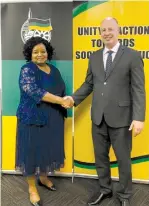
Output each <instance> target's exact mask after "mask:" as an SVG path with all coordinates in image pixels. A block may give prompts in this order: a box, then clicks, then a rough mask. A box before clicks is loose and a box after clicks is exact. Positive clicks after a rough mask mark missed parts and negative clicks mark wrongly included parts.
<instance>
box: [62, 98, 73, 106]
mask: <svg viewBox="0 0 149 206" xmlns="http://www.w3.org/2000/svg"><path fill="white" fill-rule="evenodd" d="M63 100H64V102H63V104H62V106H63V107H64V108H66V109H68V108H71V107H73V106H74V100H73V98H72V97H71V96H65V97H63Z"/></svg>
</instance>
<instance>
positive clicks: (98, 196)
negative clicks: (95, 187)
mask: <svg viewBox="0 0 149 206" xmlns="http://www.w3.org/2000/svg"><path fill="white" fill-rule="evenodd" d="M112 196H113V194H112V192H111V193H108V194H103V193H101V192H98V193H96V194H95V195H93V196H92V197H91V199H90V200H89V201H88V205H97V204H99V203H101V202H102V201H103V200H104V199H106V198H111V197H112Z"/></svg>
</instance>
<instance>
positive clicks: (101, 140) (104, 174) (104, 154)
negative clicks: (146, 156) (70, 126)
mask: <svg viewBox="0 0 149 206" xmlns="http://www.w3.org/2000/svg"><path fill="white" fill-rule="evenodd" d="M128 129H129V127H121V128H112V127H110V126H108V125H107V123H106V122H105V120H104V118H103V120H102V122H101V124H100V125H95V124H94V123H92V136H93V145H94V152H95V163H96V169H97V174H98V177H99V184H100V191H101V192H102V193H105V194H107V193H109V192H111V190H112V186H111V173H110V161H109V149H110V146H111V145H112V147H113V150H114V153H115V156H116V158H117V161H118V169H119V187H118V189H117V196H118V198H120V199H128V198H130V196H131V194H132V174H131V148H132V132H131V131H129V130H128Z"/></svg>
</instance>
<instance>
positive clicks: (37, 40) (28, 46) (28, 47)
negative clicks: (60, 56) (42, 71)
mask: <svg viewBox="0 0 149 206" xmlns="http://www.w3.org/2000/svg"><path fill="white" fill-rule="evenodd" d="M38 44H44V46H45V47H46V50H47V53H48V60H51V59H52V56H53V54H54V48H53V47H52V46H51V44H50V42H48V41H47V40H45V39H43V38H41V37H32V38H30V39H29V40H27V42H26V43H25V44H24V48H23V55H24V57H25V59H26V61H27V62H29V61H31V59H32V50H33V48H34V47H35V46H36V45H38Z"/></svg>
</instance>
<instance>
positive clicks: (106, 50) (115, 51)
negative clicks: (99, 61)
mask: <svg viewBox="0 0 149 206" xmlns="http://www.w3.org/2000/svg"><path fill="white" fill-rule="evenodd" d="M119 46H120V43H119V42H117V44H116V45H115V46H114V47H113V48H112V49H108V48H107V47H105V48H104V50H103V63H104V68H106V61H107V58H108V51H109V50H111V51H113V53H112V61H113V60H114V58H115V55H116V53H117V51H118V49H119Z"/></svg>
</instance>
